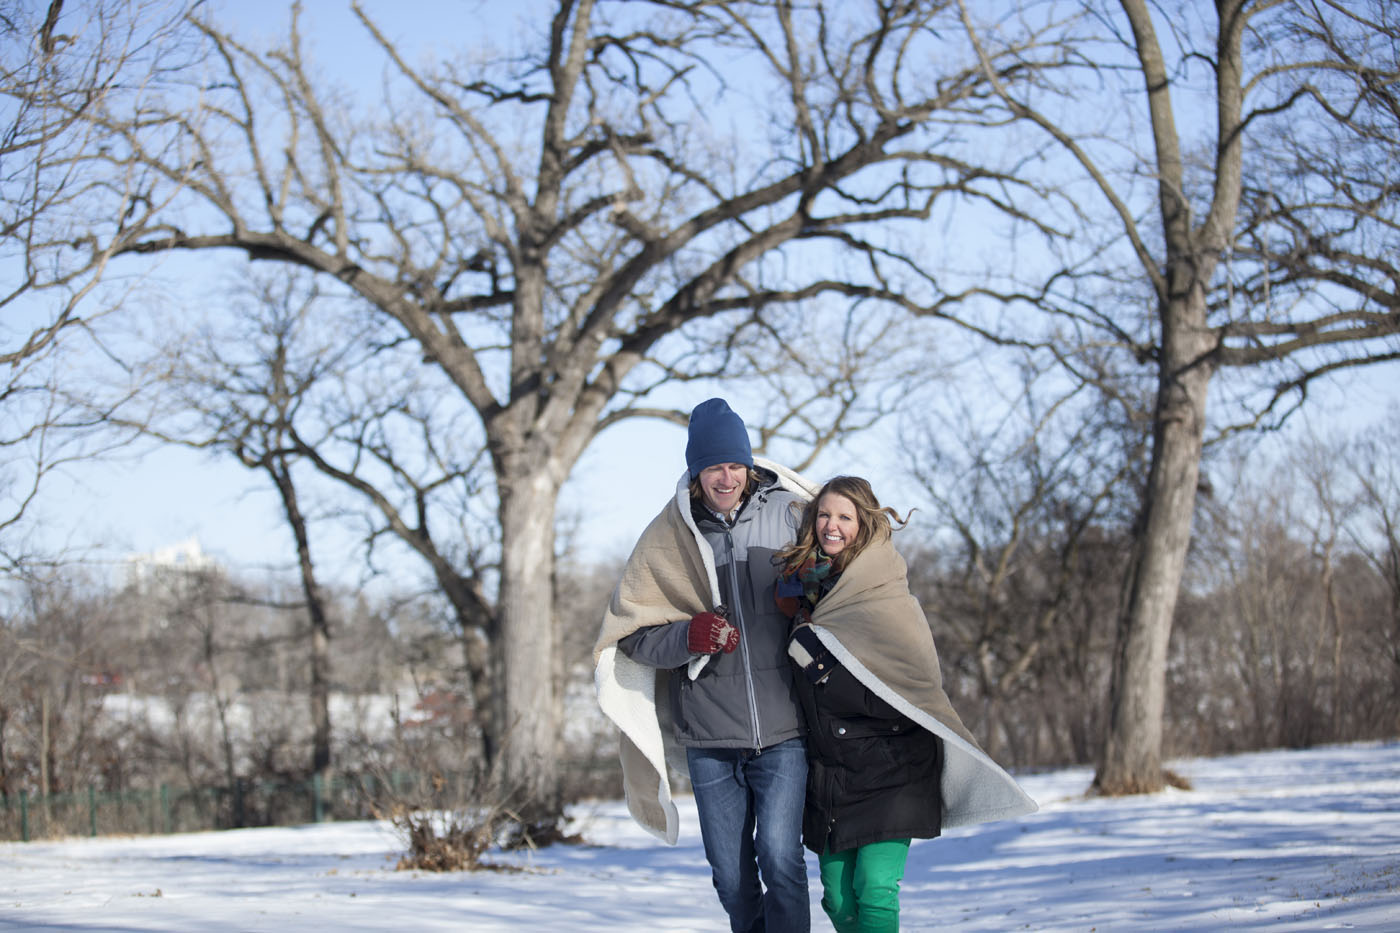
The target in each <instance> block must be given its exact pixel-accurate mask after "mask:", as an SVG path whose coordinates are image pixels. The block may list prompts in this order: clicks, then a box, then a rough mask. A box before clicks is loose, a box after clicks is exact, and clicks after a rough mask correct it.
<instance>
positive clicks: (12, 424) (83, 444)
mask: <svg viewBox="0 0 1400 933" xmlns="http://www.w3.org/2000/svg"><path fill="white" fill-rule="evenodd" d="M186 7H187V5H186V4H183V3H178V2H153V0H92V2H84V3H80V4H69V5H68V6H67V9H66V10H65V4H64V2H63V0H48V2H46V3H29V2H15V0H6V2H3V3H0V268H3V269H4V270H5V271H4V276H3V280H4V285H3V286H0V315H3V325H4V326H3V327H0V367H3V370H4V375H3V377H0V471H2V472H0V535H3V537H0V570H3V571H5V572H7V573H18V572H21V570H22V568H23V565H24V564H26V563H27V562H29V561H30V560H31V551H32V548H33V545H31V544H30V542H28V541H27V540H25V534H24V532H25V530H26V528H25V519H26V516H27V515H28V514H29V512H30V509H31V507H32V506H33V504H34V502H35V501H36V498H37V496H38V494H39V488H40V485H41V482H42V480H43V479H44V478H45V476H47V475H49V474H51V473H52V472H53V471H55V470H57V469H59V468H61V467H62V466H64V465H65V464H67V463H71V462H73V461H74V460H77V459H81V458H85V457H91V456H96V455H98V454H100V453H101V452H102V451H103V450H106V449H110V447H111V446H112V445H113V444H114V443H116V442H114V441H113V439H112V438H111V437H110V436H108V437H105V438H102V439H100V440H98V439H96V437H95V434H94V430H93V429H95V428H100V427H102V426H103V415H104V414H105V412H106V411H110V410H111V408H112V407H113V406H115V405H118V404H120V402H121V401H122V396H120V395H119V396H118V397H117V398H116V399H115V400H110V401H108V402H107V403H106V407H105V409H103V410H99V411H97V412H95V413H94V412H93V410H92V406H90V405H87V404H79V403H75V402H74V401H72V400H71V399H70V398H69V397H68V394H67V393H68V392H69V391H71V390H72V389H73V382H74V380H73V378H72V375H71V373H72V368H71V365H70V364H68V363H67V360H66V359H62V358H60V357H59V354H60V352H80V351H90V350H91V349H92V348H93V346H94V344H95V343H96V345H97V346H99V347H100V339H101V337H100V329H99V328H98V322H100V321H101V319H102V318H103V316H104V315H106V314H107V313H109V312H110V311H111V310H112V309H113V308H115V307H117V306H118V305H119V304H120V295H121V292H122V290H121V289H107V290H106V293H104V290H103V289H100V288H99V287H98V278H97V276H98V274H99V273H100V272H101V271H102V269H104V268H105V266H106V263H107V262H108V260H109V259H110V258H111V256H112V247H113V245H114V244H113V243H110V242H109V243H107V244H105V245H103V246H99V245H97V244H96V243H95V242H93V241H91V240H85V239H84V238H83V237H82V236H81V235H78V236H75V234H74V229H75V228H74V220H75V217H76V214H77V212H80V211H82V210H85V209H86V207H85V205H86V204H87V202H89V201H90V200H92V199H94V198H99V199H102V200H108V198H109V196H111V195H113V194H115V195H116V204H117V206H118V208H119V209H120V210H121V211H123V213H124V214H127V215H128V216H130V215H134V214H136V213H139V212H140V210H141V208H140V206H139V204H138V203H137V202H136V201H135V200H134V199H133V197H132V194H133V190H132V189H131V188H129V187H123V186H122V182H121V180H120V179H112V178H106V179H102V180H98V179H95V178H92V177H90V176H88V175H87V174H86V173H85V172H84V171H83V169H82V168H81V164H80V163H81V161H82V159H83V158H84V156H85V155H88V154H91V152H92V151H93V150H94V149H95V147H97V146H98V145H99V143H98V142H97V141H96V138H97V136H98V135H99V134H98V133H97V132H96V130H95V128H94V126H93V125H92V124H91V123H90V122H88V118H89V117H92V116H95V115H96V114H97V112H98V111H99V109H100V108H101V107H102V106H104V105H106V104H109V103H111V102H112V100H113V99H114V98H116V97H123V98H127V99H130V98H133V97H138V96H139V95H140V94H141V92H142V89H143V88H144V87H146V86H147V85H148V84H149V82H151V81H152V80H153V79H154V78H155V73H154V67H155V63H156V61H157V59H161V58H163V57H164V56H166V55H167V54H168V53H171V52H172V51H174V47H173V46H172V44H171V39H172V33H171V27H172V23H174V22H177V21H178V20H179V19H180V18H181V16H182V15H183V13H184V11H185V9H186ZM167 63H168V62H167ZM114 182H115V183H116V184H117V186H118V187H117V188H113V187H112V184H113V183H114ZM108 203H109V205H110V204H111V203H112V202H111V201H110V200H108Z"/></svg>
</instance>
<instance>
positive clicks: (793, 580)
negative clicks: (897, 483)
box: [776, 476, 1036, 933]
mask: <svg viewBox="0 0 1400 933" xmlns="http://www.w3.org/2000/svg"><path fill="white" fill-rule="evenodd" d="M891 519H893V520H894V521H895V522H898V523H899V524H900V525H903V524H904V523H905V521H906V519H902V518H900V517H899V514H898V513H897V512H895V511H894V510H893V509H890V508H885V507H882V506H881V505H880V503H879V501H878V500H876V498H875V494H874V492H873V491H872V490H871V488H870V484H869V483H868V482H866V481H865V480H864V479H861V478H859V477H854V476H838V477H836V478H834V479H832V480H831V481H830V482H828V483H827V484H826V485H825V486H823V487H822V488H821V490H820V491H819V492H818V494H817V496H816V498H815V499H813V500H812V501H811V502H810V503H809V504H808V505H807V507H806V508H805V509H804V511H803V516H802V520H801V524H800V525H799V527H798V532H797V538H796V540H795V542H794V543H793V545H792V546H791V547H789V548H787V549H785V550H783V551H781V552H780V553H779V555H778V558H777V559H778V560H780V561H781V563H782V566H781V570H782V577H781V578H780V579H779V582H778V584H777V589H776V597H777V601H778V605H779V608H780V609H782V610H783V612H784V614H786V615H787V616H789V617H790V618H792V620H793V629H792V633H791V635H790V638H789V643H788V654H789V656H790V657H791V658H792V660H793V662H794V663H795V664H796V665H797V667H798V668H799V669H800V671H801V674H800V676H798V678H797V685H798V686H797V692H798V698H799V700H800V701H801V705H802V709H803V713H804V716H805V717H806V720H807V728H808V739H807V756H808V776H807V799H806V808H805V812H804V816H803V825H802V840H803V843H804V844H805V845H806V846H807V848H809V849H811V850H812V851H813V852H815V853H816V854H817V859H818V863H819V864H820V866H821V880H822V890H823V895H822V908H823V909H824V910H825V911H826V913H827V915H828V916H829V917H830V918H831V922H832V924H833V925H834V926H835V928H836V930H837V931H838V933H847V931H856V930H859V931H875V930H898V929H899V883H900V881H901V880H902V879H903V877H904V864H905V859H906V857H907V856H908V852H909V844H910V841H911V840H912V839H914V838H933V837H935V836H938V835H939V834H940V833H941V832H942V828H943V827H944V826H956V825H963V824H967V823H976V822H981V821H984V820H992V819H1001V818H1004V817H1010V816H1018V815H1022V814H1025V813H1030V812H1032V811H1034V810H1035V809H1036V806H1035V804H1034V802H1032V801H1031V800H1030V798H1029V797H1027V796H1026V795H1025V793H1024V792H1022V791H1021V789H1020V788H1019V787H1017V786H1016V783H1015V781H1013V780H1012V779H1011V777H1010V776H1009V775H1007V774H1006V772H1005V771H1003V770H1002V769H1001V768H999V767H998V766H997V765H996V764H995V763H994V762H993V761H992V760H991V759H990V758H988V757H987V756H986V755H985V754H984V753H983V752H982V750H981V749H980V748H979V747H978V745H977V742H976V740H974V739H973V737H972V735H971V733H969V732H968V730H967V728H966V727H965V726H964V725H963V723H962V720H961V719H959V718H958V714H957V713H956V712H954V710H953V708H952V705H951V704H950V703H949V701H948V697H947V695H946V694H945V693H944V692H943V678H942V674H941V673H940V670H939V666H938V653H937V651H936V649H935V648H934V644H933V636H932V634H931V633H930V630H929V626H928V622H927V620H926V619H925V617H924V613H923V610H922V608H920V606H919V604H918V602H917V600H915V599H914V597H913V596H912V595H911V594H910V592H909V586H908V579H907V577H906V573H905V564H904V560H903V558H901V557H900V556H899V553H898V552H897V551H895V549H894V546H893V544H892V542H891V541H890V531H891Z"/></svg>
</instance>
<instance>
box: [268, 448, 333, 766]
mask: <svg viewBox="0 0 1400 933" xmlns="http://www.w3.org/2000/svg"><path fill="white" fill-rule="evenodd" d="M265 466H266V467H267V470H268V472H269V473H270V474H272V481H273V483H274V484H275V485H276V486H277V493H278V495H279V496H280V497H281V499H282V510H283V512H284V513H285V514H286V516H287V524H288V526H290V527H291V529H292V537H293V538H294V539H295V541H296V549H297V569H298V570H299V571H300V575H301V591H302V597H303V599H305V600H306V616H307V621H308V622H309V624H310V631H309V633H308V634H309V637H308V639H307V642H308V645H309V647H310V649H311V657H310V662H311V671H310V674H311V683H310V687H309V697H308V698H309V700H310V704H311V736H312V740H311V773H312V774H324V773H326V772H327V771H328V770H329V769H330V766H331V712H330V667H331V662H330V646H331V627H330V620H329V619H328V618H327V617H326V601H325V598H324V597H323V595H322V592H321V585H320V583H318V582H317V580H316V565H315V564H314V563H313V562H312V560H311V538H310V535H308V534H307V530H306V516H305V515H304V514H303V513H302V511H301V503H300V500H299V499H298V497H297V490H296V485H295V484H294V483H293V482H292V472H291V465H290V464H289V463H288V462H287V458H285V457H280V456H274V457H269V458H268V460H267V461H266V463H265Z"/></svg>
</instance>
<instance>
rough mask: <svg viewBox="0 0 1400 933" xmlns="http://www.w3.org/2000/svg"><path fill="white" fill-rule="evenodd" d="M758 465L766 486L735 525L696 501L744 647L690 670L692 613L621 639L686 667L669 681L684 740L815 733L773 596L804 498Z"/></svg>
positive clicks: (634, 649) (731, 744)
mask: <svg viewBox="0 0 1400 933" xmlns="http://www.w3.org/2000/svg"><path fill="white" fill-rule="evenodd" d="M758 473H759V476H760V478H761V482H760V485H759V488H757V489H756V490H754V493H753V495H752V496H750V497H749V498H748V499H747V500H746V501H745V502H744V504H743V505H742V506H741V507H740V509H739V512H738V514H737V515H736V516H735V518H734V522H733V524H729V523H728V522H726V521H725V520H724V519H723V518H721V517H719V516H717V515H715V514H713V513H711V512H710V511H709V510H708V509H705V508H704V507H703V506H696V507H695V508H693V509H692V515H693V517H694V518H695V523H696V526H697V527H698V528H699V530H700V533H701V534H702V535H703V536H704V538H705V540H706V541H707V542H708V543H709V545H710V547H711V549H712V550H713V551H714V556H715V570H716V572H717V574H718V577H719V587H720V593H721V595H722V597H723V599H724V605H725V607H726V608H727V609H728V612H729V621H730V622H731V623H732V624H733V625H734V626H735V627H736V628H738V629H739V647H738V648H736V649H735V650H734V651H733V652H732V653H729V654H725V653H722V652H721V653H720V654H716V655H713V656H712V657H711V658H710V660H709V663H708V664H706V665H705V667H704V668H703V669H702V670H701V671H700V673H699V675H698V676H697V677H695V678H694V679H693V680H692V679H691V678H690V677H689V676H687V675H686V672H685V670H684V668H685V667H686V665H687V664H688V663H689V662H690V660H691V659H692V658H694V657H695V655H693V654H691V653H690V651H689V649H687V647H686V631H687V628H688V627H689V625H690V620H689V619H683V620H677V621H675V622H670V623H667V624H665V625H654V626H650V627H648V628H643V629H639V630H638V631H636V632H633V633H632V634H631V635H628V636H627V637H625V638H623V639H622V640H621V641H619V642H618V648H619V649H620V650H621V651H623V652H624V653H625V654H626V655H627V656H628V657H630V658H632V659H633V660H634V661H638V662H640V663H642V664H646V665H648V666H650V667H659V668H679V669H680V670H677V671H676V676H674V677H671V678H669V680H670V691H671V712H672V718H673V719H674V721H675V727H676V739H677V741H679V742H680V744H681V745H685V746H691V747H704V748H754V749H759V748H767V747H768V746H770V745H775V744H777V743H778V742H783V741H786V740H787V739H790V738H794V737H796V736H800V735H802V734H804V732H805V729H804V727H803V722H802V716H801V712H800V710H799V707H798V700H797V693H796V688H795V686H794V683H793V670H792V664H791V662H790V661H789V660H788V656H787V640H788V625H789V623H788V620H787V618H785V617H784V616H783V614H782V613H781V612H779V611H778V609H777V606H776V605H775V603H774V602H773V586H774V583H775V582H776V581H777V577H778V568H777V566H776V565H775V564H774V563H773V555H774V554H776V553H777V552H778V551H779V550H781V549H782V548H784V547H786V546H787V545H789V544H791V543H792V540H793V536H794V535H795V534H796V530H797V519H798V512H799V510H800V507H801V505H802V499H801V497H799V496H798V495H796V494H794V493H792V492H789V491H788V490H786V489H783V488H782V487H781V486H779V485H778V482H777V477H776V476H775V475H774V474H772V473H770V472H768V471H767V470H764V469H762V468H758ZM793 503H796V504H797V505H796V506H794V505H793Z"/></svg>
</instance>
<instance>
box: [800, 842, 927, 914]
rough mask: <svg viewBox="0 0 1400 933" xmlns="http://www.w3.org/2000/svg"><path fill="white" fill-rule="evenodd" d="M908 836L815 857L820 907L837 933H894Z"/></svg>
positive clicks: (906, 855)
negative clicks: (819, 878) (820, 900)
mask: <svg viewBox="0 0 1400 933" xmlns="http://www.w3.org/2000/svg"><path fill="white" fill-rule="evenodd" d="M908 857H909V840H908V839H889V840H886V841H884V842H872V843H870V844H869V845H864V846H860V847H859V848H855V849H847V850H845V851H844V852H823V853H822V854H821V855H819V856H817V862H818V863H819V864H820V865H821V871H822V910H825V911H826V915H827V916H828V917H830V918H831V925H832V926H834V927H836V933H897V931H898V930H899V882H900V881H902V880H904V861H905V859H906V858H908Z"/></svg>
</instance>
